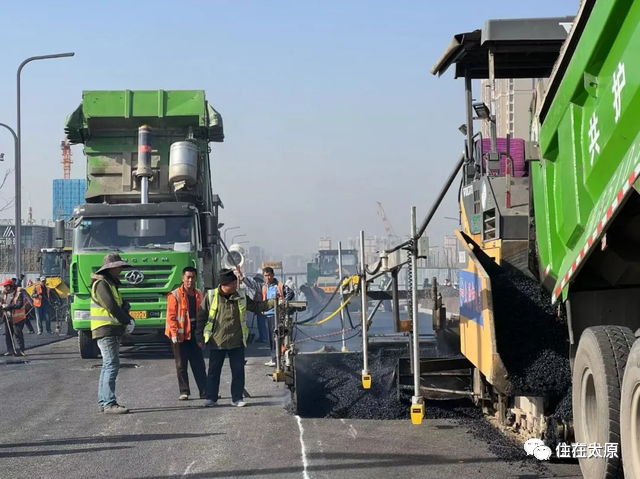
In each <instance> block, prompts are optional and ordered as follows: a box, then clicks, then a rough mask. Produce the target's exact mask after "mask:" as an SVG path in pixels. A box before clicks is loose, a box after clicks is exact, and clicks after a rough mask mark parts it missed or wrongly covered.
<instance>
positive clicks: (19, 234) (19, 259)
mask: <svg viewBox="0 0 640 479" xmlns="http://www.w3.org/2000/svg"><path fill="white" fill-rule="evenodd" d="M74 55H75V53H73V52H69V53H54V54H52V55H38V56H35V57H29V58H27V59H26V60H25V61H23V62H22V63H21V64H20V66H19V67H18V71H17V72H16V128H17V130H18V132H17V135H16V145H17V149H16V166H15V169H14V175H15V180H16V186H15V189H16V192H15V194H16V197H15V200H14V201H15V208H16V215H15V216H16V238H15V239H16V277H17V278H19V277H20V273H22V231H21V230H22V228H21V226H22V199H21V197H20V192H21V191H22V176H21V175H22V128H21V124H20V120H21V117H20V74H21V73H22V69H23V68H24V67H25V66H26V65H27V63H31V62H33V61H37V60H50V59H53V58H65V57H72V56H74Z"/></svg>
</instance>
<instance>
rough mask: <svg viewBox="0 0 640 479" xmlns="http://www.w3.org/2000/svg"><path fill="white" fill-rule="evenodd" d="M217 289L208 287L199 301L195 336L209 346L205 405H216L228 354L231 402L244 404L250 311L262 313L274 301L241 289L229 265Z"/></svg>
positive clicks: (202, 345) (203, 345) (222, 272)
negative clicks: (248, 313)
mask: <svg viewBox="0 0 640 479" xmlns="http://www.w3.org/2000/svg"><path fill="white" fill-rule="evenodd" d="M219 283H220V286H218V287H217V288H216V289H213V290H209V291H208V292H207V294H206V296H205V297H204V300H203V301H202V304H201V305H200V309H199V310H198V317H197V323H196V339H197V341H198V344H199V346H200V347H201V348H204V347H205V346H210V351H209V372H208V375H207V400H206V401H205V403H204V405H205V407H211V406H215V405H216V403H217V402H218V392H219V389H220V373H221V372H222V365H223V364H224V359H225V357H226V356H228V357H229V365H230V366H231V404H232V405H233V406H238V407H243V406H246V403H245V402H244V401H243V392H244V351H245V347H246V346H247V338H248V336H249V327H248V326H247V311H251V312H252V313H259V312H263V311H266V310H268V309H271V308H273V306H274V301H273V300H268V301H255V300H253V299H252V298H250V297H248V296H247V295H246V294H245V293H244V292H243V291H239V290H238V278H237V277H236V274H235V273H234V272H233V271H232V270H230V269H222V270H220V273H219Z"/></svg>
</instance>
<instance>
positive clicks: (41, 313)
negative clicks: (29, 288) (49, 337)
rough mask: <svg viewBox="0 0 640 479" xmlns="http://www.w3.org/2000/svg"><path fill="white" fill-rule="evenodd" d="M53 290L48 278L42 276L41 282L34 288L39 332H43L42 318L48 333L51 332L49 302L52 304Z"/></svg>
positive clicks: (34, 302)
mask: <svg viewBox="0 0 640 479" xmlns="http://www.w3.org/2000/svg"><path fill="white" fill-rule="evenodd" d="M50 294H51V290H50V289H49V287H48V286H47V278H45V277H44V276H42V277H41V278H40V283H38V284H36V287H35V288H33V307H34V308H35V310H36V326H37V327H38V334H42V320H44V322H45V325H46V327H47V333H49V334H53V333H52V332H51V318H49V304H50V300H49V298H50Z"/></svg>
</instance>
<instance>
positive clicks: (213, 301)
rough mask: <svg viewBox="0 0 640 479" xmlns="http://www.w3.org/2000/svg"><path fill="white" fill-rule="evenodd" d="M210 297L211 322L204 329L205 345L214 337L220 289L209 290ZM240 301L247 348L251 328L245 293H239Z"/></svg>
mask: <svg viewBox="0 0 640 479" xmlns="http://www.w3.org/2000/svg"><path fill="white" fill-rule="evenodd" d="M207 295H208V296H209V304H210V305H211V306H210V307H209V320H208V321H207V324H206V325H205V327H204V343H205V344H207V343H208V342H209V341H210V340H211V338H212V337H213V323H214V321H215V320H216V313H217V312H218V296H219V290H218V288H216V289H214V290H209V291H208V292H207ZM238 295H239V296H240V300H239V301H238V308H240V325H241V326H242V342H243V343H244V345H245V347H246V346H247V338H248V337H249V327H248V326H247V296H246V295H245V293H244V292H243V291H238Z"/></svg>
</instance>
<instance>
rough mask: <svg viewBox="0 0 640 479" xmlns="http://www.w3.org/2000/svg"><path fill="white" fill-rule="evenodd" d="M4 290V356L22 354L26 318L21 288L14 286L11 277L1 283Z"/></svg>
mask: <svg viewBox="0 0 640 479" xmlns="http://www.w3.org/2000/svg"><path fill="white" fill-rule="evenodd" d="M2 286H3V289H4V292H3V294H2V315H3V319H4V324H5V332H4V334H5V342H6V344H7V352H6V353H5V354H4V355H5V356H10V355H12V354H13V355H15V356H24V355H25V354H24V349H25V346H24V333H23V332H22V328H24V320H25V318H26V314H25V310H24V299H23V296H22V288H16V284H15V283H14V282H13V280H11V279H7V280H6V281H5V282H4V283H2Z"/></svg>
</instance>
